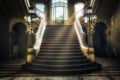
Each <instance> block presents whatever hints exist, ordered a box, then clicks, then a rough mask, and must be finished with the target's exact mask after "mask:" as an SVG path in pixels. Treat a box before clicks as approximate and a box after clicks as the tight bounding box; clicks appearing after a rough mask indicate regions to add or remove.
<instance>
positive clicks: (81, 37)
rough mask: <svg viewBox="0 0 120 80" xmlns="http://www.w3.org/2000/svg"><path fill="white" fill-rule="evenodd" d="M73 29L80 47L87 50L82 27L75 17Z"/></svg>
mask: <svg viewBox="0 0 120 80" xmlns="http://www.w3.org/2000/svg"><path fill="white" fill-rule="evenodd" d="M74 27H75V31H76V33H77V37H78V40H79V44H80V47H81V48H83V49H87V46H86V43H85V38H84V36H85V33H84V31H83V29H82V26H81V24H80V22H79V19H78V18H77V17H76V19H75V22H74Z"/></svg>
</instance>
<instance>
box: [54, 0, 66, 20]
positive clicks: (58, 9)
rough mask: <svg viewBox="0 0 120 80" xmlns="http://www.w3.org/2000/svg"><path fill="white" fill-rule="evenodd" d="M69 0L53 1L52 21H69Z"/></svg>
mask: <svg viewBox="0 0 120 80" xmlns="http://www.w3.org/2000/svg"><path fill="white" fill-rule="evenodd" d="M67 1H68V0H52V20H67V19H68V7H67V6H68V4H67Z"/></svg>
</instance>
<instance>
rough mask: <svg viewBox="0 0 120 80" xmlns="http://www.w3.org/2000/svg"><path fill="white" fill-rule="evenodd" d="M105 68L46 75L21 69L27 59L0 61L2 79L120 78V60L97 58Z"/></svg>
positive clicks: (66, 79)
mask: <svg viewBox="0 0 120 80" xmlns="http://www.w3.org/2000/svg"><path fill="white" fill-rule="evenodd" d="M96 61H97V62H98V63H101V64H102V67H103V70H101V71H96V72H92V73H89V74H78V75H74V76H44V75H41V74H33V73H30V72H26V71H23V70H21V65H22V64H24V63H25V59H17V60H16V59H13V60H7V61H5V62H0V80H120V62H118V61H117V60H114V59H109V58H96Z"/></svg>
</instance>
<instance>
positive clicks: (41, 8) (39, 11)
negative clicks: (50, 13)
mask: <svg viewBox="0 0 120 80" xmlns="http://www.w3.org/2000/svg"><path fill="white" fill-rule="evenodd" d="M35 7H36V14H37V15H38V16H41V17H43V14H44V11H45V5H44V4H41V3H37V4H36V5H35Z"/></svg>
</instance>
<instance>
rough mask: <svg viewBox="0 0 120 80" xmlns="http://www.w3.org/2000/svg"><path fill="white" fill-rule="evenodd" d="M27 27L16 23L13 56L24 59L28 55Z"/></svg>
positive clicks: (13, 32) (13, 37)
mask: <svg viewBox="0 0 120 80" xmlns="http://www.w3.org/2000/svg"><path fill="white" fill-rule="evenodd" d="M25 31H26V27H25V25H24V24H23V23H19V22H17V23H15V24H14V25H13V28H12V53H13V54H12V56H13V57H17V58H23V57H25V56H26V53H27V36H26V33H25Z"/></svg>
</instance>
